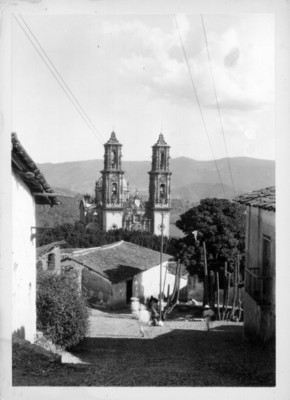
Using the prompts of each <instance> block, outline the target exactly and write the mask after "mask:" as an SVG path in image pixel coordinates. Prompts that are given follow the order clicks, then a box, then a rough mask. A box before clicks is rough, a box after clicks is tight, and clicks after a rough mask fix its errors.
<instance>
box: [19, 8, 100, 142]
mask: <svg viewBox="0 0 290 400" xmlns="http://www.w3.org/2000/svg"><path fill="white" fill-rule="evenodd" d="M12 15H13V17H14V19H15V20H16V22H17V23H18V25H19V26H20V28H21V29H22V30H23V32H24V34H25V36H26V37H27V39H28V40H29V41H30V43H31V44H32V46H33V47H34V48H35V50H36V51H37V53H38V54H39V56H40V57H41V59H42V60H43V62H44V63H45V65H46V66H47V68H48V69H49V71H50V72H51V74H52V75H53V77H54V78H55V79H56V81H57V83H58V84H59V85H60V87H61V88H62V89H63V91H64V93H65V95H66V96H67V97H68V99H69V100H70V102H71V103H72V105H73V106H74V108H75V109H76V110H77V112H78V113H79V115H80V116H81V118H82V119H83V120H84V122H85V123H86V124H87V126H88V127H89V129H90V130H91V132H92V133H93V135H94V136H95V137H96V139H97V140H98V141H99V142H100V143H101V144H103V143H102V142H101V141H100V139H99V138H98V136H97V135H96V132H95V130H96V128H93V127H92V126H93V124H92V123H91V122H89V121H90V119H89V117H88V116H87V114H86V113H85V111H84V110H83V108H82V106H81V105H80V103H79V102H78V100H77V99H76V97H75V96H74V95H73V93H72V92H71V90H70V89H69V87H68V85H67V84H66V82H65V81H64V80H63V78H62V77H61V75H60V73H59V72H58V71H57V69H56V68H55V67H54V65H53V63H52V62H51V60H50V59H49V57H48V56H47V54H46V53H45V51H44V50H43V48H42V47H41V46H40V44H39V42H38V41H37V39H36V38H35V36H34V35H33V33H32V32H31V30H30V28H29V27H28V25H27V24H26V22H25V21H24V19H23V17H21V18H22V20H23V22H24V23H25V25H26V26H27V28H28V29H29V32H30V34H31V35H32V36H33V37H34V39H35V40H36V42H37V44H38V45H39V46H40V48H41V50H42V51H43V53H44V54H45V56H46V58H47V60H48V62H49V63H48V62H47V60H46V59H45V58H44V57H43V55H42V53H41V52H40V50H39V49H38V48H37V46H36V45H35V43H34V42H33V41H32V40H31V38H30V36H29V35H28V34H27V32H26V30H25V29H24V28H23V26H22V25H21V23H20V22H19V20H18V19H17V18H16V16H15V15H14V14H12ZM68 93H70V95H69V94H68ZM76 104H77V105H78V107H79V108H78V107H77V106H76ZM84 116H86V117H84ZM91 125H92V126H91Z"/></svg>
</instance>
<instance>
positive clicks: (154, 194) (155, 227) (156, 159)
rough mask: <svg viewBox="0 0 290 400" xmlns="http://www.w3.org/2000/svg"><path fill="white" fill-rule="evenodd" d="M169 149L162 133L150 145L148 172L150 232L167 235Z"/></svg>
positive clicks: (169, 189) (168, 216)
mask: <svg viewBox="0 0 290 400" xmlns="http://www.w3.org/2000/svg"><path fill="white" fill-rule="evenodd" d="M169 149H170V146H168V144H167V143H166V142H165V140H164V137H163V134H162V133H160V135H159V138H158V141H157V143H156V144H155V145H154V146H152V167H151V171H150V172H149V207H150V214H151V218H152V224H151V227H152V233H153V234H155V235H161V229H163V234H164V236H167V237H169V224H170V209H171V207H170V205H171V204H170V201H171V199H170V191H171V172H170V171H169V159H170V156H169Z"/></svg>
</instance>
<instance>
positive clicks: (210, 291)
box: [209, 271, 215, 310]
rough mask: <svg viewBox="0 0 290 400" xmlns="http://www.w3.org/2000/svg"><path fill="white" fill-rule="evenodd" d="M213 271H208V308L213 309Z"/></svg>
mask: <svg viewBox="0 0 290 400" xmlns="http://www.w3.org/2000/svg"><path fill="white" fill-rule="evenodd" d="M214 292H215V291H214V273H213V271H210V275H209V302H210V308H211V309H212V310H213V309H214V300H215V299H214Z"/></svg>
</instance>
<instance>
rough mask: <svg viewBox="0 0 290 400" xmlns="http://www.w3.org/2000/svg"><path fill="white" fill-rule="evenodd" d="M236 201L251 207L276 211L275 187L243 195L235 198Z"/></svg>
mask: <svg viewBox="0 0 290 400" xmlns="http://www.w3.org/2000/svg"><path fill="white" fill-rule="evenodd" d="M235 201H236V202H238V203H241V204H245V205H247V206H251V207H259V208H263V209H265V210H268V211H275V210H276V190H275V186H271V187H268V188H266V189H261V190H255V191H253V192H251V193H247V194H242V195H240V196H238V197H236V198H235Z"/></svg>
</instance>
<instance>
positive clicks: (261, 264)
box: [235, 187, 276, 342]
mask: <svg viewBox="0 0 290 400" xmlns="http://www.w3.org/2000/svg"><path fill="white" fill-rule="evenodd" d="M235 201H237V202H239V203H241V204H244V205H246V207H247V208H246V269H245V301H244V334H245V336H246V337H248V338H254V337H256V338H258V339H260V340H261V341H263V342H266V341H270V340H274V338H275V319H276V311H275V275H276V263H275V249H276V244H275V242H276V239H275V233H276V229H275V210H276V201H275V187H269V188H266V189H262V190H257V191H254V192H251V193H249V194H245V195H241V196H239V197H238V198H236V199H235Z"/></svg>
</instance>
